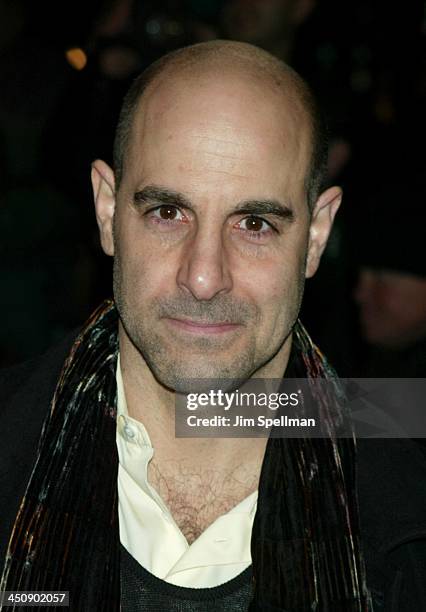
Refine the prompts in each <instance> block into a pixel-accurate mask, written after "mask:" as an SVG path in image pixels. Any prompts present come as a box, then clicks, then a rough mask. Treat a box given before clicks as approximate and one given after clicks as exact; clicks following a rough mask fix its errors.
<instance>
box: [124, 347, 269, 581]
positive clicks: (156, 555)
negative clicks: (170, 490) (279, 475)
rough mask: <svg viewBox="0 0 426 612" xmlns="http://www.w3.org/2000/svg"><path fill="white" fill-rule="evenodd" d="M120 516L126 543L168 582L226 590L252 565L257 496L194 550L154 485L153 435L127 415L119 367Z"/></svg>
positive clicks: (208, 533) (224, 518)
mask: <svg viewBox="0 0 426 612" xmlns="http://www.w3.org/2000/svg"><path fill="white" fill-rule="evenodd" d="M116 378H117V436H116V439H117V449H118V457H119V466H118V512H119V525H120V541H121V543H122V544H123V546H124V547H125V548H126V549H127V551H128V552H129V553H130V554H131V555H132V556H133V557H134V558H135V559H136V561H138V562H139V563H140V564H141V565H142V566H143V567H144V568H145V569H146V570H148V571H149V572H151V573H152V574H154V576H157V578H161V579H163V580H165V581H166V582H169V583H171V584H175V585H178V586H184V587H193V588H204V587H214V586H218V585H219V584H223V583H224V582H227V581H228V580H231V579H232V578H235V576H237V575H238V574H239V573H241V572H242V571H243V570H244V569H246V568H247V567H248V566H249V565H250V564H251V553H250V541H251V532H252V527H253V520H254V515H255V512H256V504H257V491H255V492H254V493H252V494H251V495H249V496H248V497H246V498H245V499H244V500H243V501H242V502H240V503H239V504H238V505H237V506H235V507H234V508H233V509H232V510H230V511H229V512H228V513H226V514H223V515H222V516H220V517H219V518H217V519H216V520H215V521H214V523H212V524H211V525H210V526H209V527H207V529H206V530H205V531H204V532H203V533H202V534H201V535H200V536H199V538H198V539H197V540H195V541H194V542H193V543H192V544H191V545H189V544H188V542H187V540H186V538H185V536H184V535H183V534H182V532H181V531H180V529H179V527H178V526H177V524H176V523H175V521H174V520H173V517H172V515H171V513H170V510H169V509H168V507H167V506H166V504H165V503H164V501H163V500H162V499H161V497H160V496H159V495H158V493H157V492H156V491H155V489H153V487H151V485H150V484H149V482H148V478H147V473H148V463H149V462H150V460H151V459H152V457H153V454H154V449H153V448H152V445H151V441H150V439H149V436H148V432H147V431H146V429H145V427H144V426H143V424H142V423H141V422H140V421H136V420H135V419H133V418H131V417H130V416H129V415H128V412H127V405H126V398H125V394H124V386H123V379H122V376H121V369H120V357H118V361H117V373H116Z"/></svg>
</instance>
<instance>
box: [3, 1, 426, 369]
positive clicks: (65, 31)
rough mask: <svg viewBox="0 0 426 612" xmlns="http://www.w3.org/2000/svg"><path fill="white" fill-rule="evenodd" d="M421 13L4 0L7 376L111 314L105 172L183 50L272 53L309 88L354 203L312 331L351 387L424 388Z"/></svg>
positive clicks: (414, 8)
mask: <svg viewBox="0 0 426 612" xmlns="http://www.w3.org/2000/svg"><path fill="white" fill-rule="evenodd" d="M425 35H426V3H425V2H424V1H421V0H411V1H410V2H406V3H404V4H402V3H398V2H395V3H390V2H389V1H388V0H347V1H346V2H341V1H339V0H169V1H166V0H156V1H154V0H152V1H145V0H92V1H91V2H87V0H86V1H84V2H83V0H75V1H74V2H66V1H64V2H53V1H44V2H43V1H40V2H37V3H35V2H31V1H30V0H0V232H1V242H0V252H1V259H0V270H1V274H0V278H1V298H2V299H1V301H0V309H1V321H2V325H1V326H0V364H1V365H9V364H13V363H15V362H18V361H21V360H23V359H26V358H28V357H32V356H34V355H36V354H38V353H40V352H41V351H43V350H44V349H46V348H47V347H48V346H49V345H51V344H52V343H54V342H55V341H57V340H59V339H60V338H62V336H63V335H64V334H65V333H67V332H68V331H69V330H71V329H73V328H74V327H75V326H78V325H79V324H81V323H82V322H83V321H84V319H85V318H86V317H87V316H88V315H89V314H90V312H91V311H92V310H93V309H94V308H95V307H96V306H97V304H98V303H99V302H100V301H101V300H102V299H103V298H105V297H109V296H111V260H110V259H109V258H107V257H105V256H103V255H102V253H101V249H100V245H99V241H98V236H97V227H96V222H95V216H94V212H93V205H92V196H91V191H90V182H89V174H90V163H91V161H92V160H93V159H95V158H97V157H101V158H103V159H105V160H106V161H108V162H111V153H112V142H113V135H114V130H115V125H116V121H117V116H118V111H119V107H120V103H121V100H122V98H123V95H124V93H125V91H126V90H127V88H128V86H129V84H130V83H131V81H132V79H133V78H134V77H135V76H136V75H137V74H138V73H139V72H140V71H141V70H143V69H144V68H145V67H146V66H148V65H149V64H150V63H151V62H152V61H154V60H155V59H157V58H158V57H160V56H161V55H163V54H164V53H166V52H168V51H170V50H172V49H175V48H177V47H180V46H183V45H187V44H191V43H195V42H201V41H206V40H211V39H214V38H230V39H234V40H242V41H247V42H251V43H254V44H257V45H259V46H261V47H263V48H265V49H267V50H268V51H270V52H272V53H274V54H275V55H277V56H279V57H281V58H282V59H284V60H286V61H287V62H289V63H290V64H291V65H292V66H294V67H295V68H296V70H298V71H299V72H300V74H301V75H302V76H303V77H304V78H305V79H306V80H307V81H308V83H309V84H310V85H311V87H312V88H313V90H314V92H315V93H316V95H317V97H318V99H319V101H320V104H321V106H322V108H323V110H324V112H325V114H326V117H327V121H328V125H329V131H330V155H329V176H328V182H329V183H330V184H331V183H338V184H340V185H342V187H343V189H344V201H343V206H342V208H341V211H340V212H339V214H338V217H337V221H336V224H335V228H334V230H333V234H332V236H331V240H330V243H329V246H328V247H327V251H326V253H325V255H324V258H323V263H322V265H321V268H320V271H319V273H318V274H317V276H316V277H315V278H314V279H312V280H309V281H308V282H307V287H306V299H305V303H304V306H303V311H302V315H301V318H302V320H303V321H304V323H305V325H306V326H307V328H308V330H309V331H310V333H311V335H312V337H313V339H314V340H315V342H316V343H317V344H318V345H319V346H320V347H321V349H322V350H323V351H324V353H325V354H326V355H327V356H328V358H329V360H330V361H331V362H332V363H333V364H334V365H335V367H336V368H337V370H338V371H339V373H341V375H344V376H402V377H411V376H415V377H420V376H426V257H425V254H426V247H425V244H426V239H425V228H426V226H425V223H424V221H425V206H426V197H425V196H426V192H425V178H424V148H425V142H426V141H425V136H426V134H425V129H424V127H425V124H424V113H425V108H426V105H425V102H426V73H425V57H426V56H425Z"/></svg>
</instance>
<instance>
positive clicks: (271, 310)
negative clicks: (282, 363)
mask: <svg viewBox="0 0 426 612" xmlns="http://www.w3.org/2000/svg"><path fill="white" fill-rule="evenodd" d="M308 152H309V130H308V129H307V127H306V125H305V119H304V117H303V114H302V113H301V112H300V111H297V110H295V109H294V108H293V106H292V104H283V101H282V99H281V98H278V97H277V96H276V95H273V94H272V92H267V91H266V89H265V87H262V84H261V83H259V84H256V83H255V82H254V81H253V82H251V83H250V84H247V85H246V84H245V83H244V82H243V81H242V80H238V79H235V78H231V77H227V76H225V75H224V76H222V78H221V79H220V80H219V79H212V78H211V77H209V78H206V79H203V78H198V79H197V80H196V81H195V80H194V81H192V80H190V79H188V80H187V81H186V82H185V86H183V87H182V85H181V84H179V83H176V82H174V81H170V80H169V81H168V82H167V83H166V84H165V83H164V82H163V83H162V84H160V86H159V87H157V88H156V90H154V91H153V92H151V93H150V94H149V95H148V96H147V98H146V100H145V102H144V108H143V112H142V113H141V112H139V113H138V115H137V118H136V120H135V125H134V130H133V134H132V138H131V143H130V147H129V157H128V158H127V160H126V164H125V171H124V175H123V180H122V183H121V186H120V189H119V192H118V195H117V202H116V208H115V216H114V255H115V259H114V294H115V299H116V303H117V306H118V309H119V312H120V316H121V320H122V323H123V326H124V328H125V330H126V333H127V336H128V337H129V338H130V339H131V341H132V343H133V344H134V345H135V346H136V347H137V349H138V350H139V352H140V353H141V355H142V356H143V358H144V360H145V361H146V363H147V364H148V366H149V367H150V369H151V371H152V372H153V373H154V375H155V377H156V378H157V380H158V381H160V382H161V383H162V384H163V385H165V386H166V387H168V388H171V389H175V390H177V391H181V392H184V391H187V389H188V385H187V383H186V382H185V381H186V380H187V379H189V378H215V379H217V378H232V379H234V378H243V379H246V378H248V377H249V376H251V375H253V374H254V373H255V372H256V371H258V370H259V369H260V368H261V367H262V366H264V365H265V364H267V363H268V362H269V363H270V362H272V361H273V360H274V359H277V358H278V356H279V355H280V351H282V350H283V347H284V345H285V341H286V340H287V339H288V337H289V334H290V331H291V328H292V326H293V324H294V322H295V320H296V318H297V314H298V311H299V307H300V302H301V298H302V292H303V284H304V276H305V261H306V251H307V242H308V229H309V214H308V209H307V205H306V197H305V190H304V179H305V173H306V169H307V160H308Z"/></svg>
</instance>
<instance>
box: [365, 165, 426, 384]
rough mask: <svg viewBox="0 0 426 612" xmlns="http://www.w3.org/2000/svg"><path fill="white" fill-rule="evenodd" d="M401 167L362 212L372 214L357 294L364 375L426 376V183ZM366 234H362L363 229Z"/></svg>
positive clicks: (369, 198)
mask: <svg viewBox="0 0 426 612" xmlns="http://www.w3.org/2000/svg"><path fill="white" fill-rule="evenodd" d="M404 172H405V171H404V170H403V168H402V167H400V168H398V169H396V170H394V171H392V169H391V168H390V169H389V173H388V174H387V175H386V176H385V177H382V176H378V178H377V180H378V185H377V187H372V188H371V190H370V193H369V194H368V196H367V198H366V199H365V201H364V202H363V206H365V207H366V209H367V211H368V210H370V212H369V213H368V212H367V214H366V216H365V225H364V226H363V228H362V231H363V242H362V245H361V246H360V248H359V249H358V253H357V255H356V259H357V261H358V266H359V276H358V281H357V284H356V287H355V290H354V297H355V301H356V303H357V305H358V309H359V323H360V330H361V336H362V338H363V340H364V342H365V345H366V346H365V348H364V351H363V356H362V363H360V367H359V371H360V375H364V376H372V377H396V378H398V377H401V378H404V377H413V378H416V377H420V378H421V377H425V376H426V248H425V240H424V231H425V230H424V228H425V223H426V215H425V189H424V182H423V181H422V180H421V179H420V178H418V177H416V176H415V175H414V176H413V172H411V174H409V173H408V172H407V173H406V176H407V182H406V183H403V182H402V179H401V175H403V174H404ZM359 231H361V228H360V229H359Z"/></svg>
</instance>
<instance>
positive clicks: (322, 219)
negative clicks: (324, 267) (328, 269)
mask: <svg viewBox="0 0 426 612" xmlns="http://www.w3.org/2000/svg"><path fill="white" fill-rule="evenodd" d="M341 201H342V190H341V189H340V187H330V188H329V189H326V191H324V192H323V193H322V194H321V195H320V197H319V198H318V200H317V202H316V204H315V207H314V210H313V213H312V219H311V224H310V227H309V243H308V256H307V259H306V273H305V276H306V278H310V277H311V276H313V275H314V274H315V272H316V271H317V269H318V266H319V263H320V259H321V255H322V253H323V251H324V249H325V247H326V244H327V240H328V237H329V235H330V232H331V228H332V226H333V221H334V216H335V214H336V212H337V210H338V208H339V206H340V202H341Z"/></svg>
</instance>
